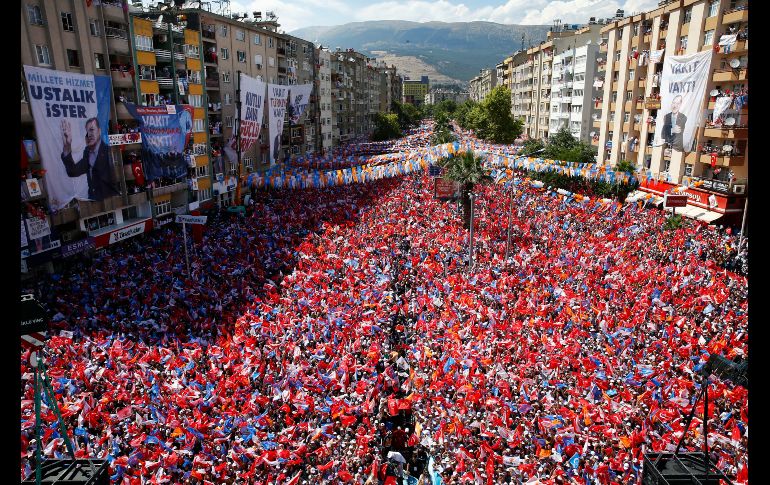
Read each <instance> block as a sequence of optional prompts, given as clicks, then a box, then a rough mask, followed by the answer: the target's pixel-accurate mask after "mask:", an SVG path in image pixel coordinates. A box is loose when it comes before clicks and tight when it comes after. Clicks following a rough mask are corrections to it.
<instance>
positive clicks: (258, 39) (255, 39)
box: [254, 34, 262, 45]
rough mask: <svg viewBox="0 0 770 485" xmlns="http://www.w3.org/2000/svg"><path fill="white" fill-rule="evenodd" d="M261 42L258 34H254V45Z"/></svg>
mask: <svg viewBox="0 0 770 485" xmlns="http://www.w3.org/2000/svg"><path fill="white" fill-rule="evenodd" d="M261 43H262V39H260V37H259V34H254V45H260V44H261Z"/></svg>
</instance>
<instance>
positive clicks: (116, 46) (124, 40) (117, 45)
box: [105, 27, 131, 55]
mask: <svg viewBox="0 0 770 485" xmlns="http://www.w3.org/2000/svg"><path fill="white" fill-rule="evenodd" d="M105 30H111V31H113V34H114V35H113V36H109V35H107V46H108V47H109V49H110V52H111V53H112V54H125V55H128V54H130V52H131V50H130V49H129V46H128V33H127V32H126V31H125V30H120V29H113V28H111V27H107V28H106V29H105Z"/></svg>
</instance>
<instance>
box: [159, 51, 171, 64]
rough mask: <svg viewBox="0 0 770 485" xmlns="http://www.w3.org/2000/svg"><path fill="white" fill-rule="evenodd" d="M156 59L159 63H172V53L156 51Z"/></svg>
mask: <svg viewBox="0 0 770 485" xmlns="http://www.w3.org/2000/svg"><path fill="white" fill-rule="evenodd" d="M155 57H156V58H157V59H158V60H159V61H170V60H171V51H167V50H166V49H155Z"/></svg>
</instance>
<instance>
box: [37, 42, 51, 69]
mask: <svg viewBox="0 0 770 485" xmlns="http://www.w3.org/2000/svg"><path fill="white" fill-rule="evenodd" d="M35 55H36V56H37V63H38V64H39V65H41V66H50V65H51V56H50V55H49V54H48V46H47V45H37V44H35Z"/></svg>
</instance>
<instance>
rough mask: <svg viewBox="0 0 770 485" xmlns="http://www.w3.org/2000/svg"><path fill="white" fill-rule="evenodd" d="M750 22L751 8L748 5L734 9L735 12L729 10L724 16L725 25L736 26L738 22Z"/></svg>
mask: <svg viewBox="0 0 770 485" xmlns="http://www.w3.org/2000/svg"><path fill="white" fill-rule="evenodd" d="M748 20H749V7H748V5H742V6H740V7H737V8H734V9H733V10H727V11H726V12H725V13H724V15H723V16H722V23H723V24H725V25H726V24H734V23H737V22H748Z"/></svg>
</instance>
